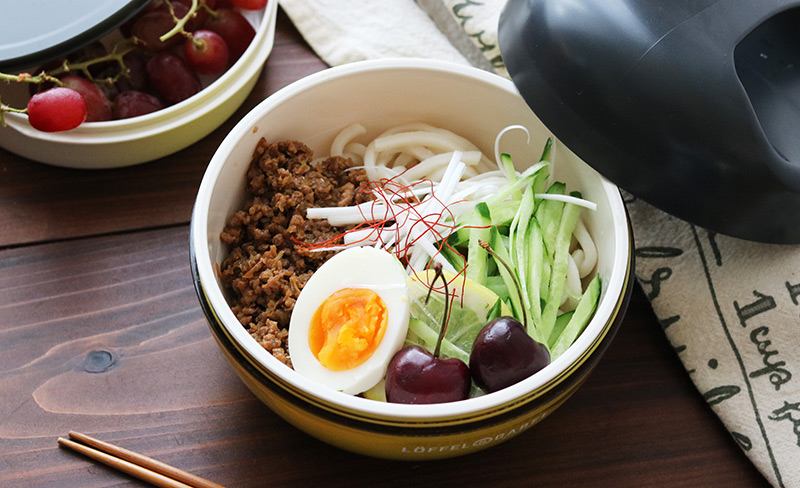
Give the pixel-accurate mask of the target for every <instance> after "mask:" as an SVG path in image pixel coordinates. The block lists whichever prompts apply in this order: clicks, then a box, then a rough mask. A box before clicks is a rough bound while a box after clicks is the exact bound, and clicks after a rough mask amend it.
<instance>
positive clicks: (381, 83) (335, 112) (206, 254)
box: [190, 59, 633, 460]
mask: <svg viewBox="0 0 800 488" xmlns="http://www.w3.org/2000/svg"><path fill="white" fill-rule="evenodd" d="M355 122H359V123H361V124H363V125H364V126H365V127H366V128H367V129H368V132H369V133H368V134H367V135H368V136H375V135H377V134H378V133H379V132H382V131H383V130H385V129H388V128H389V127H392V126H395V125H398V124H402V123H409V122H427V123H429V124H432V125H435V126H439V127H445V128H447V129H450V130H452V131H454V132H456V133H458V134H460V135H462V136H464V137H466V138H467V139H470V140H472V141H473V142H474V143H475V144H477V145H478V146H479V148H480V149H481V150H482V151H483V152H484V154H487V155H492V154H494V149H493V147H494V140H495V136H496V135H497V134H498V133H499V132H500V131H501V130H502V129H503V128H504V127H506V126H509V125H514V124H521V125H524V126H526V127H527V128H528V129H529V131H530V133H531V141H530V143H527V141H526V138H525V137H524V134H517V135H516V136H515V135H513V134H511V133H508V134H507V135H506V137H507V140H505V139H504V142H503V151H504V152H509V153H510V154H511V155H512V157H514V160H515V161H521V160H523V159H524V158H523V156H522V155H532V156H533V157H534V158H536V160H538V156H539V154H540V152H541V148H542V146H543V144H544V143H545V141H546V139H547V138H548V137H552V134H550V132H548V130H547V129H546V128H545V127H544V126H543V125H542V123H541V122H540V121H539V120H538V119H537V117H536V116H535V115H534V114H533V112H531V110H530V109H529V108H528V106H527V105H526V104H525V102H524V101H523V99H522V98H521V97H520V95H519V93H518V92H517V90H516V88H515V86H514V84H513V83H512V82H510V81H508V80H507V79H505V78H502V77H500V76H497V75H494V74H490V73H487V72H485V71H481V70H479V69H476V68H471V67H465V66H462V65H456V64H450V63H445V62H439V61H431V60H418V59H386V60H377V61H363V62H356V63H352V64H347V65H343V66H339V67H334V68H330V69H327V70H324V71H321V72H318V73H315V74H313V75H310V76H308V77H306V78H303V79H301V80H299V81H296V82H295V83H293V84H291V85H289V86H287V87H285V88H283V89H281V90H280V91H278V92H276V93H275V94H273V95H271V96H270V97H269V98H267V99H266V100H264V101H263V102H261V103H260V104H259V105H258V106H256V107H255V108H254V109H253V110H252V111H251V112H250V113H249V114H247V116H245V117H244V118H243V119H242V120H240V121H239V122H238V124H237V125H236V126H235V127H234V128H233V130H232V131H231V132H230V133H229V134H228V136H227V137H226V138H225V139H224V140H223V142H222V143H221V144H220V146H219V148H218V150H217V152H216V153H215V154H214V156H213V158H212V160H211V162H210V164H209V166H208V168H207V171H206V174H205V176H204V178H203V180H202V183H201V185H200V188H199V191H198V195H197V200H196V203H195V207H194V212H193V215H192V223H191V238H190V240H191V267H192V272H193V278H194V284H195V288H196V291H197V295H198V297H199V300H200V303H201V306H202V308H203V310H204V312H205V315H206V318H207V320H208V324H209V327H210V330H211V333H212V334H213V336H214V338H215V339H216V341H217V342H218V344H219V347H220V350H221V351H222V354H223V355H224V357H225V359H226V360H227V361H228V363H230V366H231V367H232V368H233V370H234V371H235V372H236V374H238V375H239V377H240V378H241V379H242V381H243V382H244V383H245V384H246V385H247V386H248V387H249V388H250V390H252V392H253V393H254V394H255V395H256V396H257V397H258V398H259V399H261V401H263V402H264V403H265V404H266V405H267V406H269V407H270V408H271V409H272V410H273V411H275V412H276V413H277V414H278V415H280V416H281V417H283V418H284V419H285V420H287V421H288V422H290V423H291V424H293V425H295V426H296V427H297V428H298V429H300V430H303V431H305V432H307V433H308V434H310V435H312V436H314V437H317V438H318V439H321V440H322V441H325V442H327V443H330V444H332V445H334V446H338V447H340V448H342V449H346V450H349V451H353V452H357V453H360V454H365V455H369V456H374V457H379V458H387V459H405V460H425V459H436V458H444V457H452V456H458V455H463V454H468V453H471V452H474V451H478V450H481V449H485V448H487V447H490V446H493V445H496V444H498V443H500V442H503V441H505V440H508V439H510V438H513V437H514V436H516V435H520V434H522V433H523V432H524V431H526V430H528V429H530V428H532V427H533V426H534V425H536V424H537V423H538V422H540V421H542V420H543V419H544V418H545V417H547V416H548V415H549V414H550V413H552V412H553V411H554V410H555V409H556V408H558V407H559V406H560V405H561V404H562V403H564V401H566V400H567V398H568V397H569V396H570V395H572V394H573V393H574V392H575V391H576V390H577V388H578V387H579V386H580V385H581V384H582V383H583V381H584V380H585V379H586V378H587V376H588V374H589V373H590V371H591V370H592V369H593V368H594V366H595V365H596V364H597V362H598V361H599V360H600V357H601V356H602V355H603V353H604V351H605V350H606V348H607V347H608V345H609V343H610V342H611V340H612V338H613V336H614V334H615V332H616V330H617V328H618V327H619V325H620V322H621V320H622V317H623V315H624V312H625V309H626V307H627V302H628V298H629V296H630V291H631V288H632V271H633V261H632V255H633V254H632V247H633V245H632V235H631V230H630V225H629V220H628V217H627V214H626V211H625V207H624V205H623V201H622V198H621V196H620V192H619V190H618V188H617V187H616V186H614V185H613V184H612V183H610V182H609V181H607V180H606V179H604V178H603V177H602V176H600V175H599V174H598V173H597V172H596V171H594V170H593V169H591V168H590V167H589V166H588V165H587V164H585V163H584V162H583V161H581V160H580V159H578V158H577V157H576V156H575V155H574V154H573V153H572V152H571V151H570V150H569V149H568V148H566V147H564V146H562V145H560V144H559V143H558V142H557V141H556V146H557V149H556V150H557V155H556V157H555V163H554V169H553V173H554V176H555V178H556V179H558V180H560V181H564V182H566V183H567V186H568V188H580V189H581V191H582V192H583V196H584V197H585V198H588V199H590V200H592V201H594V202H595V203H596V204H597V210H596V211H593V212H588V213H587V217H586V221H587V222H586V223H587V226H588V228H589V230H590V232H591V233H592V234H593V236H594V238H595V240H596V243H597V247H598V254H599V257H598V267H597V272H598V273H599V274H600V276H601V278H602V291H601V297H600V300H599V304H598V307H597V310H596V312H595V314H594V317H593V318H592V320H591V321H590V323H589V324H588V326H587V327H586V329H585V330H584V332H583V333H582V334H581V335H580V336H579V338H578V339H577V340H576V342H575V343H574V344H573V345H572V346H571V347H570V348H569V349H568V350H567V351H566V352H565V353H564V354H563V355H561V356H559V357H558V358H556V359H555V360H554V361H553V362H552V363H551V364H549V365H548V366H546V367H545V368H544V369H542V370H541V371H539V372H538V373H536V374H534V375H533V376H531V377H529V378H527V379H525V380H523V381H521V382H519V383H517V384H515V385H512V386H510V387H508V388H505V389H503V390H500V391H497V392H494V393H490V394H487V395H483V396H479V397H475V398H470V399H468V400H463V401H458V402H453V403H444V404H433V405H404V404H393V403H384V402H379V401H374V400H369V399H366V398H362V397H359V396H352V395H347V394H344V393H341V392H339V391H335V390H334V389H332V388H327V387H325V386H322V385H320V384H318V383H315V382H313V381H311V380H309V379H308V378H305V377H303V376H301V375H300V374H299V373H297V372H295V371H294V370H293V369H291V368H289V367H287V366H286V365H285V364H283V363H282V362H280V361H278V360H277V359H276V358H274V357H272V355H271V354H270V353H268V352H267V351H266V350H265V349H263V348H262V347H261V346H260V345H259V344H258V343H257V342H256V341H255V340H254V339H253V338H252V337H251V336H250V335H249V334H248V332H247V331H246V330H245V329H244V327H243V326H242V325H241V324H240V323H239V321H238V320H237V319H236V317H235V316H234V314H233V312H232V311H231V307H230V305H229V300H230V297H229V295H228V292H227V291H226V290H225V288H224V287H223V285H222V283H221V282H220V279H219V277H218V275H217V271H216V270H217V269H218V267H219V265H220V264H221V262H222V261H223V259H224V258H225V257H226V254H227V252H228V249H227V248H226V246H225V245H223V243H222V242H221V241H220V232H221V231H222V229H223V227H224V226H225V224H226V221H227V219H228V216H229V215H231V214H232V213H233V212H235V211H237V210H239V209H241V208H243V206H244V202H245V173H246V171H247V169H248V166H249V164H250V161H251V158H252V154H253V149H254V148H255V147H256V144H257V143H258V141H259V139H261V138H262V137H263V138H266V140H267V141H270V142H278V141H282V140H288V139H293V140H299V141H302V142H304V143H306V144H307V145H308V146H309V147H310V148H311V149H312V150H313V151H314V152H315V154H316V155H326V154H328V152H329V149H330V144H331V142H332V140H333V138H334V136H335V135H336V134H337V132H338V131H340V130H341V129H343V128H344V127H347V126H349V125H350V124H353V123H355ZM517 136H519V137H517ZM515 154H517V155H519V156H514V155H515Z"/></svg>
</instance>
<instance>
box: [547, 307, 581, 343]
mask: <svg viewBox="0 0 800 488" xmlns="http://www.w3.org/2000/svg"><path fill="white" fill-rule="evenodd" d="M573 315H575V311H574V310H572V311H570V312H565V313H562V314H561V315H559V316H558V317H556V325H555V326H554V327H553V332H551V333H550V338H549V339H548V340H547V345H548V348H552V347H553V345H555V343H556V341H557V340H558V338H559V337H560V336H561V333H562V332H564V329H565V328H566V327H567V324H568V323H569V321H570V319H571V318H572V316H573Z"/></svg>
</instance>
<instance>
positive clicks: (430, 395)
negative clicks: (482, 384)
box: [386, 346, 471, 404]
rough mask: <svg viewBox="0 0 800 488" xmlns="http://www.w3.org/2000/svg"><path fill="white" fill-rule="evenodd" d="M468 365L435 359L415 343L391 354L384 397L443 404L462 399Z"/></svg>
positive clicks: (465, 395) (394, 400) (465, 393)
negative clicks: (392, 355)
mask: <svg viewBox="0 0 800 488" xmlns="http://www.w3.org/2000/svg"><path fill="white" fill-rule="evenodd" d="M470 384H471V382H470V377H469V368H468V367H467V365H466V364H464V361H461V360H460V359H457V358H444V359H443V358H437V357H434V355H433V354H431V353H429V352H428V351H426V350H425V349H423V348H421V347H419V346H409V347H406V348H403V349H401V350H399V351H398V352H397V353H395V355H394V357H392V360H391V361H390V362H389V369H388V372H387V374H386V400H387V401H389V402H392V403H414V404H422V403H446V402H455V401H458V400H465V399H467V398H468V397H469V389H470Z"/></svg>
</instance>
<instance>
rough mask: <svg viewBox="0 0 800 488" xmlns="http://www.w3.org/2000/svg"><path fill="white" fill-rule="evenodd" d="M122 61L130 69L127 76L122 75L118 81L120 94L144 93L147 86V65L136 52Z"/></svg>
mask: <svg viewBox="0 0 800 488" xmlns="http://www.w3.org/2000/svg"><path fill="white" fill-rule="evenodd" d="M122 61H123V62H124V63H125V67H126V68H127V69H128V72H127V75H122V76H120V77H119V79H118V80H117V88H118V89H119V91H120V92H124V91H127V90H137V91H142V90H144V89H145V87H146V86H147V82H148V79H147V67H146V66H147V63H146V61H145V60H144V58H143V57H142V56H141V55H140V54H139V53H138V52H136V51H134V52H131V53H128V54H126V55H125V56H124V57H123V58H122Z"/></svg>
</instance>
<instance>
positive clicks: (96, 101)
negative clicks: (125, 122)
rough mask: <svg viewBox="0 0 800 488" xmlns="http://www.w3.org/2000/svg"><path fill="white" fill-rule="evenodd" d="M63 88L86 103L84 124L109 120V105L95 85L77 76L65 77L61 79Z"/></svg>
mask: <svg viewBox="0 0 800 488" xmlns="http://www.w3.org/2000/svg"><path fill="white" fill-rule="evenodd" d="M61 83H63V85H64V87H66V88H72V89H73V90H75V91H76V92H78V93H80V94H81V96H83V99H84V100H85V101H86V111H87V112H86V120H85V122H99V121H103V120H111V103H110V102H109V101H108V98H106V94H105V93H103V91H102V90H101V89H100V88H98V86H97V85H95V84H94V83H92V82H91V81H89V80H87V79H86V78H81V77H80V76H77V75H67V76H65V77H63V78H62V79H61Z"/></svg>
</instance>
